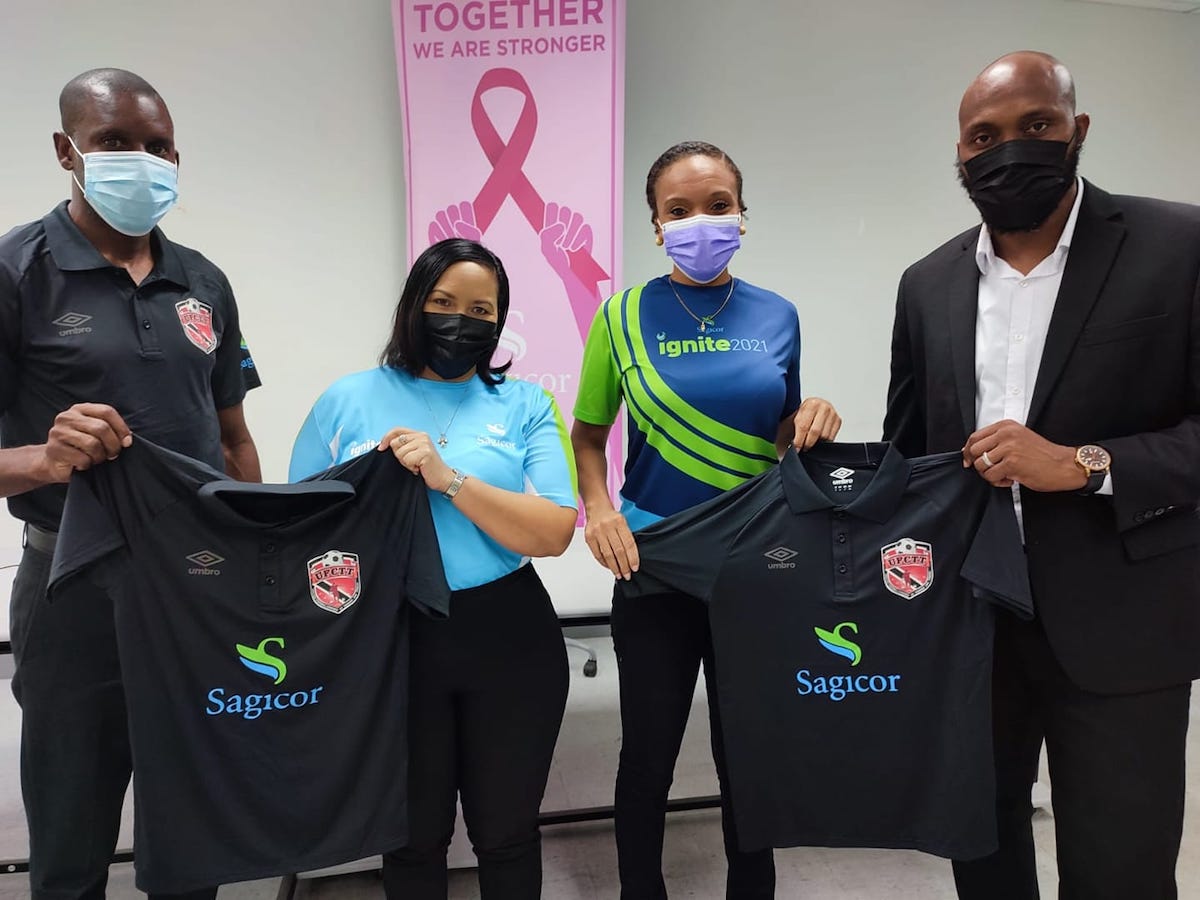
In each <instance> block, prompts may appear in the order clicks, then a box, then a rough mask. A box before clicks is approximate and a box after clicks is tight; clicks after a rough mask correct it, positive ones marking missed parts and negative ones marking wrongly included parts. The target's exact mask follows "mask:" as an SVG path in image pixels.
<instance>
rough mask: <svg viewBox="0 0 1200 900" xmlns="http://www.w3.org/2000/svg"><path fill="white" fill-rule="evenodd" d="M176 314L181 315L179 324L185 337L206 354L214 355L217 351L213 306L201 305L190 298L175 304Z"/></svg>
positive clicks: (193, 298)
mask: <svg viewBox="0 0 1200 900" xmlns="http://www.w3.org/2000/svg"><path fill="white" fill-rule="evenodd" d="M175 312H176V313H178V314H179V324H180V325H182V326H183V333H184V336H185V337H187V339H188V340H189V341H191V342H192V343H193V344H194V345H195V346H197V347H199V348H200V349H201V350H203V351H204V352H205V353H212V352H213V351H214V350H216V349H217V335H216V333H215V332H214V331H213V319H212V307H211V306H209V305H208V304H207V303H201V302H200V301H199V300H197V299H196V298H195V297H189V298H188V299H186V300H180V301H179V302H178V303H176V304H175Z"/></svg>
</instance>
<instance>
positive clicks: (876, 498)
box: [779, 442, 912, 522]
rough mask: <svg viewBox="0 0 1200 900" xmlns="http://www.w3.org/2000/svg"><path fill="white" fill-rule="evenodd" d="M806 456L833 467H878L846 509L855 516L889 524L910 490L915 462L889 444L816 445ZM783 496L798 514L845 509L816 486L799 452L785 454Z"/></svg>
mask: <svg viewBox="0 0 1200 900" xmlns="http://www.w3.org/2000/svg"><path fill="white" fill-rule="evenodd" d="M806 453H807V455H808V456H810V457H812V458H814V459H816V460H819V461H820V462H822V463H828V464H830V465H843V466H847V467H855V466H858V467H863V468H866V467H875V477H874V478H872V479H871V483H870V484H868V485H867V486H866V488H865V489H864V490H863V492H862V493H861V494H860V495H859V496H858V497H856V498H855V499H854V500H852V501H851V502H850V503H849V504H848V505H846V506H845V507H844V509H845V511H846V512H847V513H849V514H850V515H852V516H855V517H857V518H862V519H869V520H870V521H872V522H886V521H887V520H888V519H889V518H890V517H891V515H892V513H894V512H895V511H896V507H897V506H899V505H900V498H901V497H903V496H904V490H905V488H907V487H908V477H909V474H910V472H911V471H912V463H910V462H909V461H908V460H906V459H905V458H904V457H903V456H902V455H901V454H900V451H899V450H897V449H896V448H895V447H893V446H892V445H891V444H888V443H865V442H864V443H861V444H826V443H822V444H817V446H815V447H814V448H813V449H811V450H808V451H806ZM779 469H780V475H781V477H782V479H783V493H784V496H785V497H786V498H787V503H788V506H789V507H791V510H792V512H793V513H795V514H796V515H801V514H803V513H810V512H816V511H818V510H823V509H842V508H843V507H842V506H841V504H839V503H837V502H836V501H834V500H832V499H831V498H830V497H829V496H828V495H826V494H825V492H824V491H822V490H821V489H820V488H819V487H817V486H816V484H814V483H813V480H812V477H811V476H810V475H809V474H808V470H807V469H805V468H804V463H802V462H801V461H800V456H799V454H797V453H792V452H789V453H785V454H784V457H783V459H782V460H781V461H780V463H779Z"/></svg>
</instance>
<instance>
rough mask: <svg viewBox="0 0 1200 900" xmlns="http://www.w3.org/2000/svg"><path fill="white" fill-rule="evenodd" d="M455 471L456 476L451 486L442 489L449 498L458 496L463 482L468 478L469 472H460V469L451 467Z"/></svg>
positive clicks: (443, 493)
mask: <svg viewBox="0 0 1200 900" xmlns="http://www.w3.org/2000/svg"><path fill="white" fill-rule="evenodd" d="M450 471H451V472H453V473H454V478H453V479H451V481H450V486H449V487H447V488H446V489H445V490H444V491H442V496H443V497H445V498H446V499H447V500H453V499H454V498H455V497H457V496H458V491H459V489H460V488H461V487H462V486H463V482H464V481H466V480H467V473H466V472H460V471H458V469H451V470H450Z"/></svg>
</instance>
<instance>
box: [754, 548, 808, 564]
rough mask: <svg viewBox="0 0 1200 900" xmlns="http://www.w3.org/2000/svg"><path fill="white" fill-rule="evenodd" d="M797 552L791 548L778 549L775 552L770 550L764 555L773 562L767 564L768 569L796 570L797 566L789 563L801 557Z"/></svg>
mask: <svg viewBox="0 0 1200 900" xmlns="http://www.w3.org/2000/svg"><path fill="white" fill-rule="evenodd" d="M799 555H800V554H799V553H797V552H796V551H795V550H792V549H791V548H790V547H776V548H775V549H774V550H768V551H767V552H766V553H764V554H763V556H765V557H766V558H767V559H769V560H771V562H769V563H767V568H768V569H794V568H796V564H795V563H794V562H789V560H791V559H793V558H794V557H797V556H799Z"/></svg>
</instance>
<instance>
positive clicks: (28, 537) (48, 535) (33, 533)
mask: <svg viewBox="0 0 1200 900" xmlns="http://www.w3.org/2000/svg"><path fill="white" fill-rule="evenodd" d="M57 543H58V532H57V531H46V530H45V529H44V528H38V527H37V526H36V525H30V524H29V523H28V522H26V523H25V546H26V547H32V548H33V549H34V550H37V551H38V552H39V553H45V554H46V555H47V556H53V555H54V545H55V544H57Z"/></svg>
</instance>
